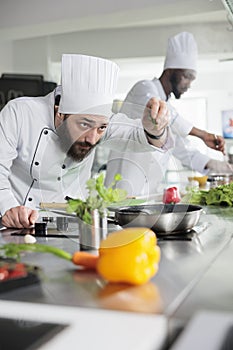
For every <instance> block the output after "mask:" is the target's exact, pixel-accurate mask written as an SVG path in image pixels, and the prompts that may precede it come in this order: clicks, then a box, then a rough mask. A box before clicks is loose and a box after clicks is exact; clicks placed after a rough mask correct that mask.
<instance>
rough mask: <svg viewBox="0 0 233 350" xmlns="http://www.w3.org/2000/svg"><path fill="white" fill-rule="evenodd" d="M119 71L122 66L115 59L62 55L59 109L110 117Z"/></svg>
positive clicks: (69, 112)
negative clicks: (113, 60)
mask: <svg viewBox="0 0 233 350" xmlns="http://www.w3.org/2000/svg"><path fill="white" fill-rule="evenodd" d="M118 74H119V67H118V66H117V64H116V63H114V62H112V61H109V60H106V59H103V58H99V57H93V56H86V55H76V54H64V55H62V68H61V101H60V104H59V112H60V113H63V114H78V113H84V112H85V113H87V112H89V113H91V114H101V115H107V116H109V115H110V114H112V112H111V106H112V102H113V98H114V94H115V92H116V88H117V80H118Z"/></svg>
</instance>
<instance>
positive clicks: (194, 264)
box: [0, 208, 233, 329]
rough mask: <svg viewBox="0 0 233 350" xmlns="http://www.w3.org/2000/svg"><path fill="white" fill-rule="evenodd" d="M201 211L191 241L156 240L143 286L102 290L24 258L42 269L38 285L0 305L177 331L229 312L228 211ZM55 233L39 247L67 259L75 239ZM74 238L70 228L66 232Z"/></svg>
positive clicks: (95, 281)
mask: <svg viewBox="0 0 233 350" xmlns="http://www.w3.org/2000/svg"><path fill="white" fill-rule="evenodd" d="M204 209H205V212H206V213H204V214H203V215H202V216H201V219H200V222H199V223H198V225H197V226H196V227H195V230H193V231H192V232H190V233H189V234H188V235H187V236H186V237H185V238H188V239H190V240H171V241H169V240H163V239H159V240H158V244H159V246H160V247H161V262H160V265H159V272H158V273H157V275H156V276H154V278H153V279H152V280H151V281H150V282H149V283H148V284H146V285H143V286H137V287H134V286H125V285H120V284H115V285H111V284H107V283H106V282H105V281H104V280H102V279H101V278H100V277H99V276H98V275H97V274H95V273H94V272H87V271H86V272H85V271H81V270H79V269H77V268H76V267H75V266H73V265H72V264H71V263H69V262H68V261H65V260H62V259H59V258H57V257H55V256H52V255H50V254H42V253H41V254H39V253H27V254H25V255H24V256H23V258H22V260H23V261H24V262H26V263H29V264H33V265H37V266H40V267H41V268H42V276H41V284H40V285H34V286H27V287H25V288H20V289H18V290H15V291H12V292H8V293H4V294H0V299H3V300H17V301H29V302H36V303H43V304H56V305H69V306H81V307H87V308H97V309H111V310H125V311H130V312H140V313H150V314H151V313H152V314H163V315H166V316H167V317H168V319H169V320H171V322H173V320H176V325H177V324H179V325H180V326H181V327H183V326H184V325H185V324H186V322H187V321H188V320H189V319H190V318H191V317H192V316H193V315H194V313H195V312H196V311H197V309H206V308H207V309H211V310H212V309H213V310H215V309H217V310H228V311H233V302H232V301H233V297H232V296H233V283H232V276H231V275H232V273H231V265H232V250H233V243H232V241H231V239H232V233H233V226H232V221H233V209H232V208H221V209H220V208H204ZM109 229H110V230H111V231H112V230H114V229H119V227H115V226H113V225H112V226H110V227H109ZM54 232H56V233H58V234H59V232H57V231H56V230H54V229H51V230H48V236H47V237H45V238H43V237H41V238H38V242H39V243H46V244H51V245H54V246H57V247H60V248H62V249H65V250H67V251H69V252H71V253H72V252H74V251H75V250H78V249H79V244H78V238H76V237H74V238H72V237H69V238H52V237H49V235H50V234H51V233H54ZM60 234H61V233H60ZM77 234H78V229H77V228H75V226H74V227H73V228H72V230H70V232H68V235H69V236H72V235H73V236H77ZM4 242H23V238H22V237H20V236H12V230H4V231H1V239H0V243H4ZM172 329H174V328H172Z"/></svg>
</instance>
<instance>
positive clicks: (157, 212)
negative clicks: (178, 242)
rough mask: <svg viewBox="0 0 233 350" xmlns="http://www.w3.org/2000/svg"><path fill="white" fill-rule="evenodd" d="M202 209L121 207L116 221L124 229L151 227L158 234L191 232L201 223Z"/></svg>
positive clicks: (184, 207)
mask: <svg viewBox="0 0 233 350" xmlns="http://www.w3.org/2000/svg"><path fill="white" fill-rule="evenodd" d="M202 211H203V209H202V207H200V206H198V205H191V204H151V205H137V206H129V207H121V208H118V210H116V211H115V221H116V223H118V224H119V225H120V226H123V227H149V228H151V229H152V230H153V231H154V232H155V233H158V234H171V233H177V232H179V233H181V232H184V233H185V232H189V231H190V230H191V229H192V228H193V227H194V226H195V225H196V224H197V223H198V221H199V218H200V215H201V213H202Z"/></svg>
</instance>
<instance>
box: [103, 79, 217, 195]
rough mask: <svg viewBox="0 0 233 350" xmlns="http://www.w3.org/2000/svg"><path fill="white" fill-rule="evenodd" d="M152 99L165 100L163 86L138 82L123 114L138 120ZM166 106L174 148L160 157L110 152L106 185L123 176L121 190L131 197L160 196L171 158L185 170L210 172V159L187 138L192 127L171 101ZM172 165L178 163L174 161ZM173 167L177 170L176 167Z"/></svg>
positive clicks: (123, 107) (124, 105) (159, 155)
mask: <svg viewBox="0 0 233 350" xmlns="http://www.w3.org/2000/svg"><path fill="white" fill-rule="evenodd" d="M151 97H159V98H160V99H162V100H166V94H165V92H164V89H163V87H162V84H161V83H160V81H159V80H158V79H156V78H154V79H153V80H142V81H139V82H137V83H136V84H135V85H134V86H133V88H132V89H131V90H130V91H129V93H128V95H127V96H126V99H125V101H124V102H123V105H122V109H121V111H122V112H123V113H125V114H127V115H128V116H133V115H134V116H135V115H137V117H139V115H141V114H142V110H143V109H144V107H145V105H146V104H147V102H148V100H149V99H150V98H151ZM167 105H168V107H169V111H170V117H171V122H170V126H171V130H172V132H173V134H174V135H175V147H174V148H173V149H172V150H171V149H170V150H169V151H168V152H166V153H160V154H158V152H156V154H155V153H154V154H153V153H151V152H147V153H143V154H142V153H135V152H134V153H132V152H128V151H127V152H124V153H119V152H118V151H114V152H113V151H111V152H110V155H109V158H108V163H107V172H106V179H105V184H106V185H109V184H110V183H111V182H112V180H113V177H114V175H115V174H116V173H120V174H121V175H122V178H123V180H122V181H121V182H120V183H119V184H118V186H119V187H121V188H124V189H126V190H127V191H128V193H129V195H148V194H152V193H156V192H160V191H161V189H162V187H163V185H161V184H162V183H164V182H165V173H166V170H167V166H168V161H169V159H170V157H171V156H172V155H173V156H174V157H176V158H178V159H179V160H180V161H181V163H182V165H183V166H187V167H189V168H191V169H194V170H196V171H199V172H201V173H206V172H207V170H204V168H205V165H206V163H207V162H208V161H209V159H210V158H209V157H208V156H206V155H204V154H202V153H200V152H199V151H197V150H196V149H194V148H192V147H191V143H190V142H189V140H187V138H186V136H188V134H189V132H190V131H191V129H192V127H193V125H192V124H191V123H190V122H188V121H187V120H186V119H184V118H183V117H181V115H179V114H178V113H177V111H176V110H175V108H174V107H173V106H172V105H171V103H170V102H169V101H167ZM173 161H174V162H175V158H173ZM173 167H174V168H175V167H176V164H174V165H173Z"/></svg>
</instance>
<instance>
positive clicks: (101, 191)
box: [67, 173, 127, 224]
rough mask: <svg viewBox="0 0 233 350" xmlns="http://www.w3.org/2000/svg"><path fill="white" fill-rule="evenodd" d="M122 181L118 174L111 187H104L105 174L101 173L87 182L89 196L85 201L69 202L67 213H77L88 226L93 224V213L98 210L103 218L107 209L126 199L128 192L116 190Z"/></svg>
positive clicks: (74, 200) (73, 200)
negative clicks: (118, 183)
mask: <svg viewBox="0 0 233 350" xmlns="http://www.w3.org/2000/svg"><path fill="white" fill-rule="evenodd" d="M121 179H122V177H121V175H120V174H116V175H115V177H114V181H113V182H112V183H111V185H110V186H109V187H105V186H104V174H103V173H101V174H100V175H99V176H98V177H97V178H91V179H89V180H88V181H87V182H86V187H87V190H88V196H87V198H86V200H85V201H83V200H81V199H70V200H68V208H67V211H68V212H70V213H73V212H75V213H76V214H77V216H78V217H79V218H80V219H82V220H83V221H85V222H86V223H88V224H91V223H92V217H91V212H92V211H93V210H95V209H98V211H99V213H100V215H101V216H103V215H104V213H105V211H106V208H107V207H108V206H110V205H112V204H116V203H117V202H121V201H123V200H125V199H126V197H127V191H125V190H123V189H120V188H114V187H115V186H116V184H117V182H118V181H120V180H121Z"/></svg>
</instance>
